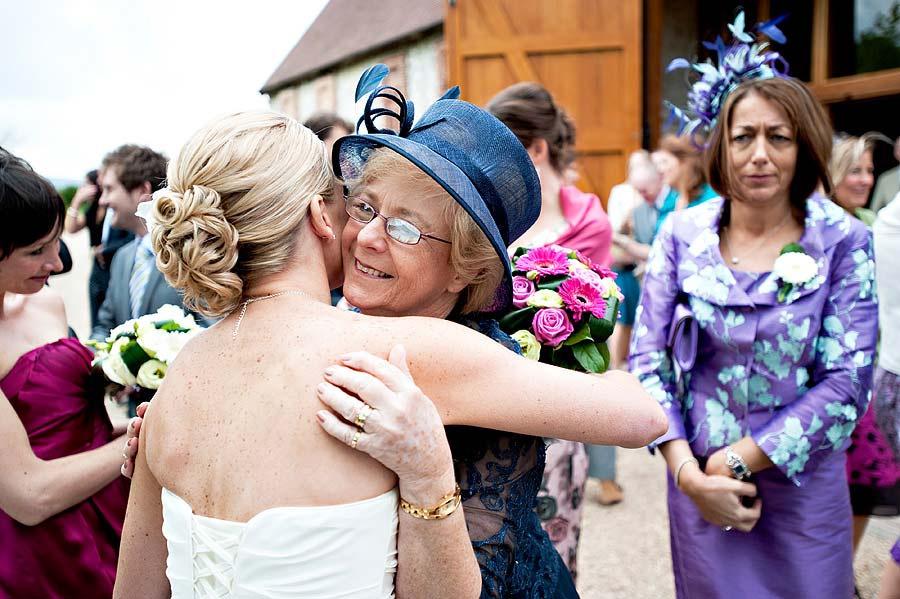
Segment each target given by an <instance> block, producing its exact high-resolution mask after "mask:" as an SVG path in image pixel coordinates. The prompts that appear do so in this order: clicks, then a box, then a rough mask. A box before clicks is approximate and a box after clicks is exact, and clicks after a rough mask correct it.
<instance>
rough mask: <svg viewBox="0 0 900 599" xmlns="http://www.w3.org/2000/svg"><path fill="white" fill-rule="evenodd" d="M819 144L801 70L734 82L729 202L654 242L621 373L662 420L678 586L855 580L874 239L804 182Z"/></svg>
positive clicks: (723, 172) (683, 218) (820, 127)
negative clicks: (853, 503)
mask: <svg viewBox="0 0 900 599" xmlns="http://www.w3.org/2000/svg"><path fill="white" fill-rule="evenodd" d="M830 147H831V129H830V127H829V125H828V121H827V118H826V117H825V115H824V113H823V111H822V108H821V107H820V106H819V104H818V103H817V102H816V100H815V99H814V98H813V97H812V95H811V94H810V92H809V91H808V90H807V89H806V87H805V86H804V85H803V84H802V83H800V82H798V81H797V80H794V79H790V78H786V77H773V78H767V79H753V80H749V81H745V82H744V83H742V84H741V85H740V86H738V87H737V88H736V89H735V90H734V91H732V92H730V93H729V94H728V96H727V99H726V100H725V102H724V106H723V108H722V111H721V113H720V114H719V118H718V119H717V120H716V121H715V125H714V129H713V131H712V137H711V140H710V145H709V148H708V151H707V161H708V167H709V175H710V183H711V184H712V186H713V187H714V188H715V189H716V190H717V191H718V192H719V193H721V195H722V198H719V199H715V200H711V201H709V202H706V203H705V204H702V205H700V206H697V207H694V208H690V209H688V210H685V211H683V212H680V213H678V214H676V215H674V216H673V217H672V218H670V219H669V220H668V221H667V222H666V223H665V225H664V226H663V227H662V229H661V230H660V232H659V235H658V236H657V238H656V241H655V243H654V247H653V251H652V254H651V256H650V260H649V262H648V268H647V275H646V278H645V281H644V293H643V296H642V299H641V305H640V307H639V308H638V312H637V318H636V322H635V327H634V334H633V337H632V354H631V356H632V358H631V368H632V371H633V372H634V373H635V374H637V375H638V377H639V378H640V379H641V380H642V382H643V384H644V386H645V388H646V389H647V390H648V391H649V392H650V393H651V395H653V396H654V397H656V399H657V400H658V401H659V402H660V404H662V406H663V408H664V409H665V410H666V412H667V413H668V416H669V431H668V432H667V433H666V434H665V435H664V436H663V437H661V438H660V439H658V440H657V441H656V443H655V445H656V446H658V447H659V448H660V450H661V451H662V453H663V455H664V456H665V458H666V462H667V464H668V466H669V470H670V476H669V478H668V506H669V517H670V529H671V544H672V561H673V567H674V571H675V586H676V589H677V592H678V596H679V597H706V598H714V597H789V596H793V597H850V596H851V595H852V593H853V557H852V551H851V512H850V502H849V497H848V491H847V485H846V478H845V473H844V461H845V449H846V445H847V440H848V438H849V436H850V433H851V431H852V430H853V428H854V426H855V425H856V422H857V420H858V419H859V418H860V416H861V415H862V414H863V413H864V412H865V410H866V406H867V405H868V402H869V397H870V391H871V381H872V357H873V353H874V349H875V340H876V335H877V330H878V325H877V308H876V302H875V290H874V284H873V274H874V264H873V260H872V243H871V235H870V233H869V231H868V230H867V229H866V227H865V226H864V225H862V224H861V223H859V222H858V221H856V220H855V219H852V218H850V217H849V216H848V215H847V214H846V213H845V212H844V211H843V210H841V209H840V208H839V207H838V206H836V205H835V204H833V203H831V202H830V201H829V200H827V199H824V198H822V197H821V196H819V195H817V194H815V193H814V191H815V189H816V187H817V185H819V184H820V183H821V184H822V185H823V186H824V188H825V189H826V191H827V190H828V189H829V188H830V181H829V176H828V171H827V163H828V157H829V152H830ZM676 315H679V316H681V315H687V316H688V318H690V317H691V316H692V317H693V319H694V320H695V322H696V325H697V326H698V330H697V332H698V337H697V345H696V354H695V355H685V352H684V347H685V345H684V343H683V342H684V340H685V337H684V336H679V335H678V334H676V335H675V336H674V347H675V350H674V351H673V350H671V349H669V347H668V345H669V340H670V335H669V331H670V326H671V325H672V323H673V320H675V318H676ZM685 330H688V331H689V330H690V327H689V326H688V327H685ZM687 337H689V335H688V336H687ZM688 348H689V345H688ZM688 353H690V352H688ZM673 356H675V357H676V359H675V360H673ZM691 358H695V362H694V365H693V366H692V367H691V366H690V364H691ZM679 364H680V365H682V366H686V368H685V369H684V370H683V371H682V370H681V369H680V368H679Z"/></svg>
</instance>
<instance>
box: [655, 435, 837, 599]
mask: <svg viewBox="0 0 900 599" xmlns="http://www.w3.org/2000/svg"><path fill="white" fill-rule="evenodd" d="M844 462H845V458H844V453H843V452H839V453H836V454H834V456H833V457H832V458H830V459H828V460H826V461H824V462H823V463H822V464H821V465H820V466H819V468H818V469H817V470H816V471H815V473H814V474H813V475H812V477H811V478H810V479H809V480H808V481H807V482H805V483H804V484H803V486H801V487H798V486H796V485H794V483H792V482H791V481H789V480H788V479H787V478H785V476H784V475H783V474H782V473H781V472H780V471H779V470H777V469H775V468H769V469H767V470H764V471H762V472H759V473H758V474H756V475H755V478H756V485H757V489H758V492H759V496H760V497H761V498H762V516H761V517H760V519H759V521H758V522H757V524H756V526H755V527H754V528H753V530H752V531H750V532H749V533H744V532H739V531H737V530H732V531H729V532H725V531H723V530H721V529H720V528H719V527H717V526H713V525H712V524H709V523H708V522H706V520H704V519H703V518H702V516H701V515H700V512H699V510H697V508H696V506H695V505H694V503H693V501H691V500H690V498H688V497H687V495H685V494H683V493H682V492H681V491H679V490H678V488H677V487H675V483H674V481H673V480H672V476H671V475H669V477H668V479H669V490H668V504H669V528H670V535H671V543H672V566H673V570H674V574H675V590H676V593H677V595H678V597H679V598H681V599H695V598H697V597H702V598H704V599H717V598H722V599H726V598H727V599H732V598H734V597H852V596H853V549H852V546H853V544H852V526H851V512H850V497H849V493H848V489H847V483H846V474H845V471H844V468H845V466H844Z"/></svg>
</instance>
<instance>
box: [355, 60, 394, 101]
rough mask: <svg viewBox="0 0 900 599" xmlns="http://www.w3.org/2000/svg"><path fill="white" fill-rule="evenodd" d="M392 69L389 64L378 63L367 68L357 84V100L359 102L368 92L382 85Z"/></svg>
mask: <svg viewBox="0 0 900 599" xmlns="http://www.w3.org/2000/svg"><path fill="white" fill-rule="evenodd" d="M390 72H391V70H390V69H389V68H388V67H387V65H385V64H382V63H378V64H376V65H372V66H370V67H369V68H368V69H366V70H365V71H364V72H363V74H362V76H360V78H359V82H358V83H357V84H356V101H357V102H359V101H360V100H361V99H362V98H363V97H364V96H365V95H366V94H368V93H369V92H371V91H372V90H374V89H375V88H376V87H378V86H379V85H381V82H382V81H384V78H385V77H387V76H388V73H390Z"/></svg>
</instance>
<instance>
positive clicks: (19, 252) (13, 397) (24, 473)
mask: <svg viewBox="0 0 900 599" xmlns="http://www.w3.org/2000/svg"><path fill="white" fill-rule="evenodd" d="M64 218H65V206H64V205H63V201H62V199H61V198H60V197H59V195H58V194H57V193H56V190H55V189H54V188H53V186H52V185H51V184H50V183H49V182H47V181H46V180H45V179H43V178H42V177H40V176H39V175H37V174H36V173H35V172H34V171H33V170H32V169H31V167H30V166H28V164H27V163H25V162H24V161H22V160H21V159H19V158H17V157H15V156H13V155H11V154H9V153H7V152H5V151H3V150H0V240H2V242H0V295H2V304H0V453H2V455H3V459H2V460H0V509H2V512H3V513H0V539H2V542H0V596H3V597H51V598H56V597H60V598H61V597H109V596H111V595H112V589H113V581H114V578H115V573H116V560H117V551H118V547H119V538H120V535H121V532H122V522H123V520H124V518H125V505H126V501H127V497H128V481H126V480H125V479H123V478H121V477H120V476H119V466H120V465H121V455H122V440H121V439H120V438H116V435H115V434H114V432H113V428H112V425H111V424H110V421H109V417H108V416H107V413H106V408H105V407H104V405H103V399H102V397H99V396H97V397H89V396H88V394H87V393H86V391H85V390H86V388H87V379H88V376H89V374H90V363H91V355H92V354H91V352H90V350H88V349H87V348H85V347H84V346H83V345H81V343H79V342H78V340H77V339H73V338H70V337H69V336H68V325H67V322H66V312H65V307H64V306H63V301H62V298H61V297H59V295H57V294H56V293H55V292H54V291H53V290H52V289H50V288H49V287H47V286H46V285H45V283H46V281H47V277H49V276H50V274H52V273H53V272H55V271H57V270H59V269H60V268H61V267H62V265H61V263H60V261H59V256H58V253H59V243H58V242H59V235H60V233H61V232H62V227H63V219H64Z"/></svg>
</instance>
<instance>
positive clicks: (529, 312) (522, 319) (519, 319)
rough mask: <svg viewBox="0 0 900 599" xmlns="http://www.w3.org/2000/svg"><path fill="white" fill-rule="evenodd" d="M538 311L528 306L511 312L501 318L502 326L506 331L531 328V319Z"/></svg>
mask: <svg viewBox="0 0 900 599" xmlns="http://www.w3.org/2000/svg"><path fill="white" fill-rule="evenodd" d="M535 312H537V310H535V309H534V308H532V307H531V306H526V307H524V308H521V309H519V310H516V311H514V312H510V313H509V314H507V315H505V316H504V317H503V318H501V319H500V328H501V329H503V331H504V332H506V333H515V332H516V331H518V330H519V329H528V330H531V321H532V320H534V314H535Z"/></svg>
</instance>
